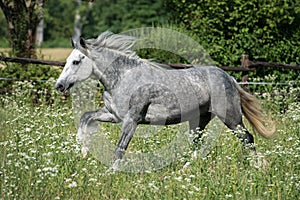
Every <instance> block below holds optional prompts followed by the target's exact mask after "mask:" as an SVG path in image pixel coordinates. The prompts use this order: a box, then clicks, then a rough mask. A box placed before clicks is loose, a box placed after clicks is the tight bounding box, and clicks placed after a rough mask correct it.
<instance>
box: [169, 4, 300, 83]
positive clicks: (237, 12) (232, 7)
mask: <svg viewBox="0 0 300 200" xmlns="http://www.w3.org/2000/svg"><path fill="white" fill-rule="evenodd" d="M167 5H168V6H169V8H170V9H171V10H173V11H172V13H173V14H172V15H173V20H175V21H177V22H178V24H179V25H181V26H182V27H183V28H185V29H188V30H190V31H191V32H192V33H193V34H195V35H197V36H198V41H199V42H200V43H201V44H202V45H203V46H204V47H205V48H206V49H207V50H208V51H209V52H210V55H211V57H212V58H213V59H214V60H215V61H216V62H217V64H218V65H225V66H226V65H227V66H239V65H240V56H241V55H242V54H248V55H250V58H251V59H253V60H260V61H267V62H279V63H288V64H298V65H300V58H299V55H300V48H299V46H300V40H299V39H300V31H299V29H300V2H299V1H297V0H249V1H240V0H221V1H220V0H197V1H195V0H193V1H189V2H186V0H167ZM272 72H273V69H268V70H267V71H264V73H272ZM280 74H281V75H282V76H288V77H289V78H290V79H298V80H299V76H298V75H297V72H293V73H292V74H291V73H290V72H287V74H285V73H283V74H282V73H281V72H280ZM258 75H262V74H259V73H258ZM280 79H283V78H282V77H280Z"/></svg>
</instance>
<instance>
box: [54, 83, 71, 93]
mask: <svg viewBox="0 0 300 200" xmlns="http://www.w3.org/2000/svg"><path fill="white" fill-rule="evenodd" d="M73 85H74V83H70V84H66V83H62V82H57V83H56V84H55V86H54V87H55V89H56V90H58V91H59V92H61V93H66V92H68V91H69V90H70V88H71V87H72V86H73Z"/></svg>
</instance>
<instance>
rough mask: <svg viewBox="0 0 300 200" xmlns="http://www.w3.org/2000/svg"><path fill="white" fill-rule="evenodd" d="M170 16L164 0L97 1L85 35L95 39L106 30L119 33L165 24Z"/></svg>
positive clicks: (89, 16)
mask: <svg viewBox="0 0 300 200" xmlns="http://www.w3.org/2000/svg"><path fill="white" fill-rule="evenodd" d="M168 14H169V13H168V12H166V10H165V7H164V4H163V1H162V0H160V1H157V0H151V1H149V0H141V1H135V0H114V1H109V0H104V1H95V2H94V4H93V7H92V9H91V10H90V11H89V13H88V16H87V18H86V21H85V24H84V26H83V28H84V29H83V33H84V35H85V36H87V37H95V36H98V34H99V33H101V32H103V31H105V30H110V31H112V32H115V33H119V32H122V31H126V30H128V29H132V28H140V27H147V26H152V25H158V24H164V23H166V21H167V17H168Z"/></svg>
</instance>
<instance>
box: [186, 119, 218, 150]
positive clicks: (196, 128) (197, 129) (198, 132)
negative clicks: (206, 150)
mask: <svg viewBox="0 0 300 200" xmlns="http://www.w3.org/2000/svg"><path fill="white" fill-rule="evenodd" d="M213 118H214V115H213V114H212V113H206V114H205V115H200V118H199V119H194V120H191V121H189V126H190V131H191V133H192V134H194V135H195V137H194V139H193V143H194V144H196V145H198V144H199V143H200V141H201V138H202V135H203V130H204V129H205V127H206V126H207V124H208V123H209V122H210V121H211V120H212V119H213Z"/></svg>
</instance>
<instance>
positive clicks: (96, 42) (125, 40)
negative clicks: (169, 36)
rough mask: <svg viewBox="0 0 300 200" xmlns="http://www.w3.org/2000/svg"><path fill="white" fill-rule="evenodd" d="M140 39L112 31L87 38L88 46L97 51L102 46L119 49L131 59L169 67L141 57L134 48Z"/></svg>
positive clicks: (159, 66) (99, 50)
mask: <svg viewBox="0 0 300 200" xmlns="http://www.w3.org/2000/svg"><path fill="white" fill-rule="evenodd" d="M138 40H139V39H137V38H135V37H131V36H128V35H120V34H114V33H112V32H110V31H105V32H103V33H101V34H100V35H99V36H98V37H97V38H96V39H87V40H86V44H87V47H88V48H90V49H91V50H95V51H96V52H101V49H102V48H107V49H110V50H114V51H117V52H118V53H120V54H123V55H125V56H127V57H128V58H130V59H135V60H141V61H142V62H145V63H147V64H149V65H151V66H153V67H158V68H165V69H166V68H167V69H170V67H169V66H167V65H163V64H159V63H155V62H152V61H151V60H147V59H141V58H140V57H139V56H138V55H137V54H136V52H135V51H134V50H133V46H134V45H135V43H136V42H137V41H138Z"/></svg>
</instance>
